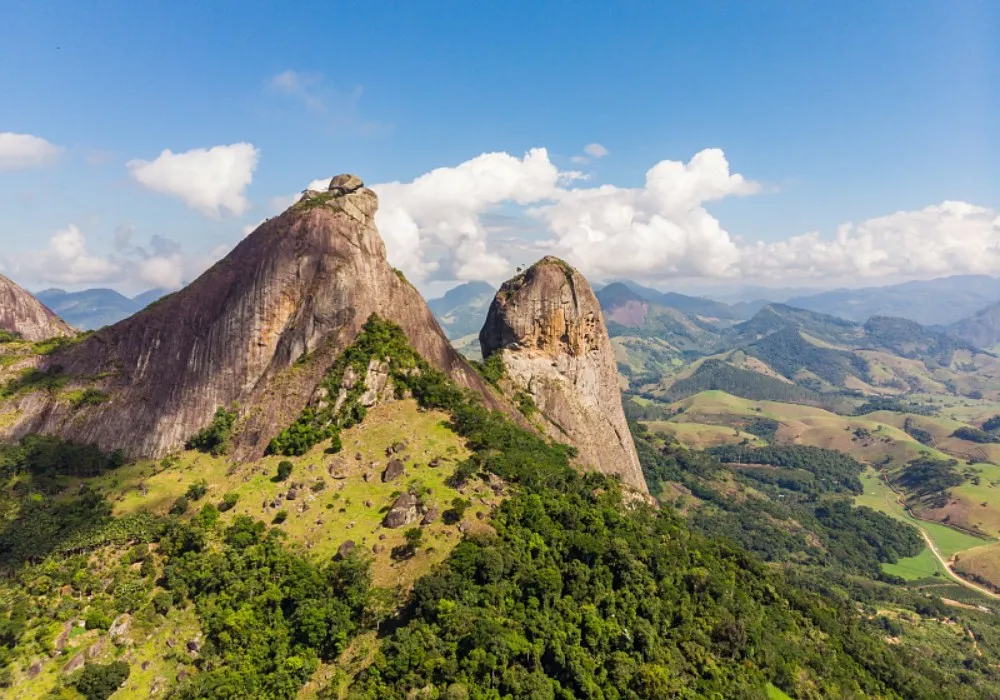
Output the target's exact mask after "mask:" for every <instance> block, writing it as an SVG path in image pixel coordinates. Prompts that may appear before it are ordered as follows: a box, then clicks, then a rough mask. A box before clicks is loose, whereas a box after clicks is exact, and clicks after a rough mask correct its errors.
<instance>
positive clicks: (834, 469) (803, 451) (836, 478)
mask: <svg viewBox="0 0 1000 700" xmlns="http://www.w3.org/2000/svg"><path fill="white" fill-rule="evenodd" d="M708 453H709V454H711V455H712V456H713V457H715V458H716V459H718V460H719V461H720V462H735V463H740V464H765V465H769V466H774V467H783V470H782V471H781V472H777V473H778V474H781V475H782V476H780V477H776V478H779V479H783V480H785V481H787V485H786V484H781V485H782V488H788V489H791V490H796V491H800V490H804V489H807V488H808V489H811V490H815V491H818V492H826V491H834V492H836V491H848V492H850V493H854V494H859V493H861V492H862V487H861V480H860V479H859V478H858V476H859V475H860V474H861V472H862V471H864V468H865V466H864V465H863V464H862V463H861V462H859V461H858V460H856V459H854V458H853V457H851V456H850V455H848V454H845V453H843V452H838V451H837V450H827V449H823V448H822V447H811V446H809V445H768V446H767V447H753V446H750V445H719V446H718V447H712V448H710V449H709V450H708ZM788 471H793V472H797V474H796V476H795V477H793V478H789V477H788V476H785V474H786V472H788ZM752 478H755V479H758V480H764V479H767V478H768V474H767V473H766V472H762V473H756V472H755V473H754V474H753V477H752Z"/></svg>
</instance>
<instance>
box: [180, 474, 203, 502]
mask: <svg viewBox="0 0 1000 700" xmlns="http://www.w3.org/2000/svg"><path fill="white" fill-rule="evenodd" d="M206 493H208V482H206V481H205V480H204V479H199V480H198V481H196V482H194V483H193V484H191V485H190V486H188V488H187V491H186V492H185V493H184V496H185V497H186V498H187V499H188V500H189V501H199V500H201V499H202V497H204V495H205V494H206Z"/></svg>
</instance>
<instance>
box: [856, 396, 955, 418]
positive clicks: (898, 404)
mask: <svg viewBox="0 0 1000 700" xmlns="http://www.w3.org/2000/svg"><path fill="white" fill-rule="evenodd" d="M875 411H892V412H894V413H912V414H913V415H916V416H933V415H934V414H935V413H937V411H936V410H935V408H934V407H933V406H927V405H926V404H919V403H912V402H907V403H904V402H902V401H900V400H899V399H897V398H895V397H890V396H875V397H872V398H870V399H868V400H867V401H865V402H864V403H863V404H861V405H860V406H858V407H857V408H856V409H854V415H856V416H864V415H867V414H869V413H875Z"/></svg>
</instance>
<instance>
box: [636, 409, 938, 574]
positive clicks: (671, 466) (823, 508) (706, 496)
mask: <svg viewBox="0 0 1000 700" xmlns="http://www.w3.org/2000/svg"><path fill="white" fill-rule="evenodd" d="M634 435H635V438H636V447H637V449H638V451H639V459H640V462H641V463H642V465H643V470H644V472H645V473H646V479H647V481H648V482H649V483H650V488H651V489H653V488H654V484H655V485H661V486H662V484H663V483H665V482H675V483H679V484H681V485H683V486H684V487H685V488H686V489H688V490H689V491H690V492H691V494H692V496H694V497H695V498H697V499H698V500H699V501H701V503H702V505H701V506H700V507H698V508H697V509H696V510H695V511H694V512H693V513H692V514H691V515H690V516H689V522H690V524H691V526H692V527H693V528H695V529H696V530H698V531H699V532H701V533H703V534H705V535H707V536H711V537H719V538H726V539H730V540H732V541H733V542H735V543H737V544H739V546H741V547H743V548H746V549H748V550H750V551H752V552H755V553H757V554H758V555H760V556H762V557H763V558H764V559H766V560H768V561H775V562H778V561H781V562H796V563H799V564H808V565H813V566H824V567H830V566H834V567H837V568H840V569H843V570H847V571H853V572H857V573H864V574H866V575H868V576H870V577H872V578H875V579H880V580H889V579H888V578H887V577H886V575H885V574H883V572H882V568H881V565H882V563H885V562H895V561H897V560H898V559H899V558H901V557H908V556H913V555H915V554H917V553H919V552H920V550H921V549H922V548H923V540H922V539H921V538H920V536H919V534H918V533H917V531H916V530H915V529H914V528H912V527H910V526H905V525H902V526H901V525H900V523H898V522H897V521H895V520H892V519H891V518H889V517H888V516H885V515H883V514H881V513H877V512H875V511H873V510H871V509H869V508H859V507H855V506H853V505H852V503H851V501H852V497H853V496H854V495H855V494H858V493H860V492H861V482H860V480H859V478H858V476H859V475H860V473H861V471H862V470H863V469H864V465H863V464H861V463H860V462H858V461H857V460H855V459H853V458H852V457H850V456H848V455H845V454H843V453H841V452H837V451H835V450H824V449H821V448H817V447H807V446H802V445H780V446H779V445H770V446H766V447H753V446H750V445H733V446H720V447H716V448H712V449H711V450H709V451H707V452H693V451H690V450H686V449H684V448H682V447H680V446H679V445H677V444H676V443H674V442H673V441H671V440H669V439H666V438H665V437H664V436H654V435H650V434H649V433H648V431H646V430H644V429H643V428H641V426H635V432H634ZM727 464H728V465H732V466H726V465H727ZM733 482H735V483H736V484H739V485H740V486H742V487H743V488H745V489H746V490H747V491H748V493H749V494H755V493H756V494H759V495H756V496H754V495H749V496H748V497H746V498H733V497H732V495H731V489H730V488H729V487H728V486H729V485H730V484H732V483H733Z"/></svg>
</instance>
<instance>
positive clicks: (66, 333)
mask: <svg viewBox="0 0 1000 700" xmlns="http://www.w3.org/2000/svg"><path fill="white" fill-rule="evenodd" d="M0 329H2V330H5V331H10V332H11V333H17V334H18V335H20V336H21V337H22V338H24V339H25V340H30V341H32V342H36V341H39V340H48V339H49V338H68V337H71V336H73V335H76V332H75V331H74V330H73V329H72V328H70V327H69V325H68V324H67V323H66V322H65V321H63V320H62V319H61V318H59V317H58V316H56V315H55V314H54V313H52V312H51V311H49V309H48V308H47V307H46V306H45V305H44V304H42V302H40V301H38V299H36V298H35V297H33V296H32V295H31V294H30V293H29V292H28V291H27V290H25V289H22V288H21V287H19V286H18V285H16V284H14V282H12V281H11V280H9V279H7V278H6V277H4V276H3V275H0Z"/></svg>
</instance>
